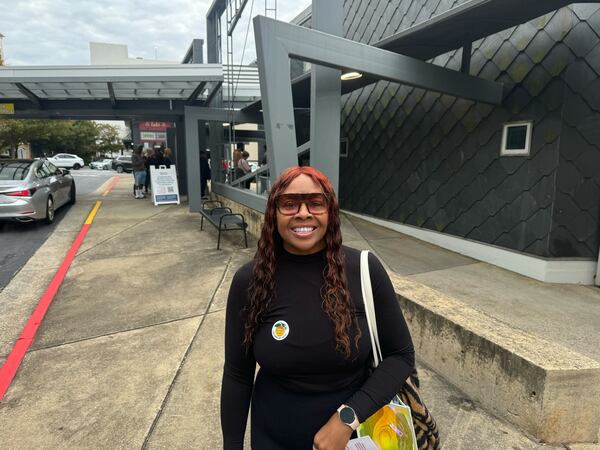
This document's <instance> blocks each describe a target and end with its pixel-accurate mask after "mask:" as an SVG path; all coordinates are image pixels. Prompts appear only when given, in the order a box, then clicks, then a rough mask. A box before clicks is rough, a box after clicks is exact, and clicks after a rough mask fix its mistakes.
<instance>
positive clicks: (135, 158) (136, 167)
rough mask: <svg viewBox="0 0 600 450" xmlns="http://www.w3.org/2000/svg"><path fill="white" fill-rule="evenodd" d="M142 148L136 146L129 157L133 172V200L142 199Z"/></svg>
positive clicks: (143, 181) (143, 178)
mask: <svg viewBox="0 0 600 450" xmlns="http://www.w3.org/2000/svg"><path fill="white" fill-rule="evenodd" d="M143 150H144V146H143V145H140V146H138V147H137V148H136V149H135V150H134V151H133V155H131V169H132V170H133V178H134V181H133V191H134V197H135V198H144V192H143V187H144V185H145V184H146V166H145V163H144V157H143V155H142V151H143Z"/></svg>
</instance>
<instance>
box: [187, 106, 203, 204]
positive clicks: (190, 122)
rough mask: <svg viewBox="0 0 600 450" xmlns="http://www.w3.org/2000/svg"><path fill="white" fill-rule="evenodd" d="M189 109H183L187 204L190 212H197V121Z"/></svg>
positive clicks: (198, 151)
mask: <svg viewBox="0 0 600 450" xmlns="http://www.w3.org/2000/svg"><path fill="white" fill-rule="evenodd" d="M188 109H189V107H188V106H186V107H185V108H184V110H185V115H184V120H185V155H186V165H187V187H188V203H189V208H190V211H191V212H198V211H200V209H201V207H202V200H201V198H200V196H201V192H200V147H199V145H200V142H199V139H198V119H197V118H196V117H194V114H193V113H192V112H191V111H188Z"/></svg>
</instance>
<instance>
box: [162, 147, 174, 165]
mask: <svg viewBox="0 0 600 450" xmlns="http://www.w3.org/2000/svg"><path fill="white" fill-rule="evenodd" d="M163 162H164V164H165V166H167V169H168V168H169V167H171V164H173V150H171V148H170V147H167V148H165V156H164V158H163Z"/></svg>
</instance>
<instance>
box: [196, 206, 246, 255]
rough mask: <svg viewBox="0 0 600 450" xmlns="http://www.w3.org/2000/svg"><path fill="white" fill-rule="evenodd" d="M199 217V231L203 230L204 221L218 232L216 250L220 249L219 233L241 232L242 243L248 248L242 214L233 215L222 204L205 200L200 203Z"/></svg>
mask: <svg viewBox="0 0 600 450" xmlns="http://www.w3.org/2000/svg"><path fill="white" fill-rule="evenodd" d="M200 215H201V219H200V230H203V229H204V219H206V220H207V221H208V222H209V223H211V224H212V225H213V226H214V227H215V228H216V229H217V230H219V237H218V239H217V250H219V249H220V247H221V231H237V230H240V231H243V232H244V243H245V244H246V248H248V238H247V237H246V228H248V224H247V223H246V220H245V219H244V216H243V215H242V214H236V213H234V212H233V211H231V208H228V207H226V206H223V203H221V202H220V201H218V200H206V201H204V202H202V209H201V210H200Z"/></svg>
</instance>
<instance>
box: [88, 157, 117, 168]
mask: <svg viewBox="0 0 600 450" xmlns="http://www.w3.org/2000/svg"><path fill="white" fill-rule="evenodd" d="M112 161H113V160H112V159H103V160H101V161H92V162H91V163H90V169H99V170H110V169H111V168H112Z"/></svg>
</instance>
